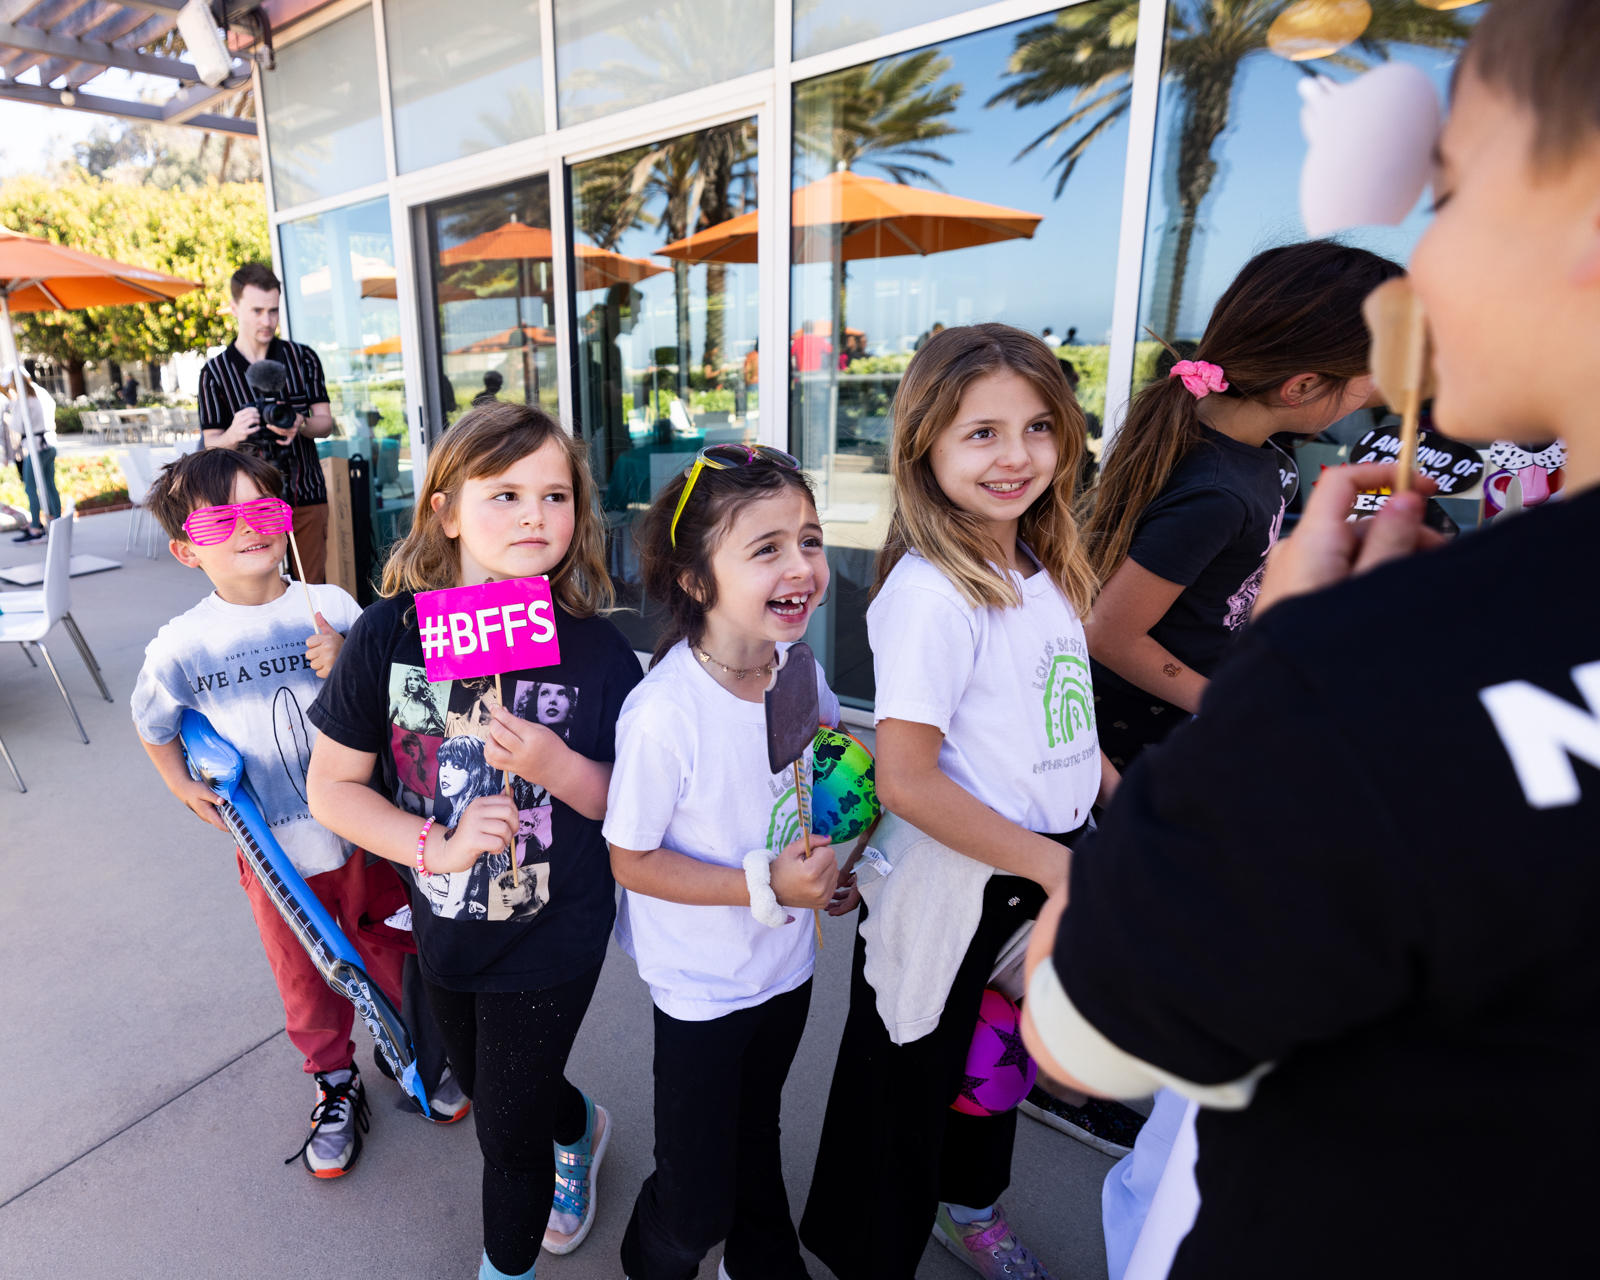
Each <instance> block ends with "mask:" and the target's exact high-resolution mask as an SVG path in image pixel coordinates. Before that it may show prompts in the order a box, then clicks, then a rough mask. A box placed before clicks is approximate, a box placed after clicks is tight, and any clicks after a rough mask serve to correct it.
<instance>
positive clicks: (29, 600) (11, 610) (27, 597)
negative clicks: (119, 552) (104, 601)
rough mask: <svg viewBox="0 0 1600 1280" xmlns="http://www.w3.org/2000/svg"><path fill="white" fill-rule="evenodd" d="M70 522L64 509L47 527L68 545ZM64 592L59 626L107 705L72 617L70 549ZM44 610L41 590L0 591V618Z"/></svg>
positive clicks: (108, 694) (91, 652)
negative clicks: (59, 527) (58, 529)
mask: <svg viewBox="0 0 1600 1280" xmlns="http://www.w3.org/2000/svg"><path fill="white" fill-rule="evenodd" d="M74 519H76V516H75V515H74V513H73V508H72V507H71V506H68V508H67V509H66V511H64V512H63V513H62V515H61V516H60V517H59V520H58V521H57V520H52V521H51V522H50V524H51V528H54V527H55V525H56V524H57V523H58V522H59V523H61V524H62V525H63V528H62V533H61V536H62V538H63V540H65V541H66V542H68V543H70V542H71V541H72V522H73V520H74ZM49 566H50V557H49V552H48V550H47V551H46V554H45V572H46V573H48V572H49ZM64 591H65V593H66V594H65V595H64V596H63V599H62V614H61V625H62V626H64V627H66V629H67V634H68V635H69V636H71V637H72V643H73V644H75V645H76V646H77V647H78V656H79V657H80V658H82V659H83V665H84V666H85V667H87V668H88V669H89V674H90V675H91V676H93V677H94V682H95V684H97V685H99V686H100V696H101V697H103V698H104V699H105V700H106V701H107V702H110V701H111V690H109V689H107V688H106V681H105V676H104V675H103V674H102V672H101V670H100V663H99V662H98V661H97V660H96V658H95V656H94V650H92V649H91V648H89V642H88V641H87V640H85V639H84V638H83V632H82V631H80V630H78V623H77V621H76V620H75V619H74V618H73V616H72V553H71V547H70V546H69V547H68V552H67V585H66V587H65V588H64ZM44 611H45V593H44V591H43V590H42V589H41V590H38V591H0V619H3V618H8V617H13V616H15V615H18V614H33V615H38V614H41V613H43V612H44ZM22 652H23V653H24V654H26V655H27V658H28V661H29V663H31V664H32V665H33V666H35V667H37V666H38V665H39V664H38V663H37V662H34V661H33V655H32V654H31V653H28V646H27V645H25V644H24V645H23V646H22ZM3 746H4V744H0V750H3ZM12 772H13V773H15V772H16V770H15V769H13V770H12Z"/></svg>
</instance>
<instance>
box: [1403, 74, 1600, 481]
mask: <svg viewBox="0 0 1600 1280" xmlns="http://www.w3.org/2000/svg"><path fill="white" fill-rule="evenodd" d="M1534 132H1535V120H1534V116H1533V113H1532V112H1531V111H1530V110H1528V109H1527V108H1525V107H1522V106H1520V105H1519V104H1517V103H1515V102H1513V101H1512V100H1511V99H1510V98H1508V97H1506V96H1505V95H1503V94H1502V93H1500V92H1499V91H1498V90H1495V89H1491V88H1489V87H1487V86H1486V85H1484V83H1483V82H1482V81H1481V80H1479V79H1478V78H1477V76H1476V75H1474V74H1473V73H1472V72H1471V71H1470V70H1468V71H1464V72H1463V74H1462V76H1461V79H1460V81H1459V84H1458V86H1457V93H1456V97H1455V101H1454V104H1453V105H1452V108H1451V112H1450V119H1449V123H1448V124H1447V125H1446V126H1445V130H1444V134H1443V137H1442V138H1441V140H1440V153H1441V165H1440V170H1439V174H1438V176H1437V178H1436V180H1435V186H1434V193H1435V198H1436V201H1437V203H1438V206H1439V209H1438V215H1437V217H1435V219H1434V221H1433V224H1432V226H1430V227H1429V228H1428V230H1427V232H1426V233H1425V234H1424V235H1423V237H1422V240H1421V242H1420V243H1419V244H1418V245H1417V249H1416V253H1415V254H1414V255H1413V257H1412V260H1411V277H1412V280H1413V281H1414V282H1415V284H1416V287H1417V291H1418V293H1419V294H1420V296H1421V298H1422V302H1423V305H1424V306H1425V307H1426V309H1427V312H1428V320H1429V323H1430V324H1431V326H1432V329H1433V338H1434V347H1435V351H1434V367H1435V371H1436V373H1437V375H1438V395H1437V398H1436V400H1435V401H1434V420H1435V421H1436V422H1437V423H1438V424H1439V426H1440V428H1441V429H1442V430H1443V431H1444V432H1445V433H1446V434H1448V435H1452V436H1458V437H1462V438H1464V439H1469V440H1493V439H1513V440H1536V439H1545V438H1550V437H1553V436H1555V435H1558V434H1568V435H1571V434H1572V431H1571V424H1572V423H1573V421H1574V414H1575V411H1576V414H1577V416H1578V417H1583V416H1589V415H1588V413H1587V410H1588V407H1589V404H1590V403H1591V401H1592V398H1593V388H1594V387H1595V386H1596V385H1597V382H1600V343H1597V342H1595V340H1594V336H1595V335H1596V334H1600V139H1596V138H1593V137H1591V139H1590V140H1589V141H1588V142H1587V143H1586V144H1585V145H1584V146H1583V147H1582V148H1581V150H1580V151H1579V153H1578V154H1577V155H1575V156H1574V157H1573V158H1572V159H1571V160H1570V161H1569V162H1555V163H1551V164H1550V165H1548V166H1546V167H1543V168H1536V167H1535V164H1534V160H1533V141H1534ZM1570 443H1572V444H1574V445H1577V444H1578V441H1576V440H1573V441H1570ZM1596 444H1597V445H1600V441H1596ZM1587 451H1588V450H1585V452H1587Z"/></svg>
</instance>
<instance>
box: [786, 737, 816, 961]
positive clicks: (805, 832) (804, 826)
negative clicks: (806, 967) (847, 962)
mask: <svg viewBox="0 0 1600 1280" xmlns="http://www.w3.org/2000/svg"><path fill="white" fill-rule="evenodd" d="M790 768H792V769H793V770H794V807H795V808H796V809H797V810H798V811H799V814H800V840H801V843H802V844H803V845H804V847H805V856H806V857H807V858H809V857H810V856H811V823H810V822H808V821H807V820H806V801H805V793H804V792H802V791H801V790H800V761H798V760H796V761H795V762H794V763H793V764H792V765H790ZM811 923H812V925H813V926H815V928H816V931H817V950H818V951H821V950H822V912H821V911H819V910H817V908H816V907H812V908H811Z"/></svg>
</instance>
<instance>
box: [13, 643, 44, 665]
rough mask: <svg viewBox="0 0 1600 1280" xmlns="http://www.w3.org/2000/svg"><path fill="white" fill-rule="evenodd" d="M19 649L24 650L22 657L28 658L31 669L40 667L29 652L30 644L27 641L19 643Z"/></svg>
mask: <svg viewBox="0 0 1600 1280" xmlns="http://www.w3.org/2000/svg"><path fill="white" fill-rule="evenodd" d="M17 648H19V649H21V650H22V655H23V657H25V658H27V660H28V665H29V666H30V667H37V666H38V665H39V664H38V662H37V661H35V660H34V656H33V655H32V654H31V653H29V652H28V642H27V641H26V640H19V641H17Z"/></svg>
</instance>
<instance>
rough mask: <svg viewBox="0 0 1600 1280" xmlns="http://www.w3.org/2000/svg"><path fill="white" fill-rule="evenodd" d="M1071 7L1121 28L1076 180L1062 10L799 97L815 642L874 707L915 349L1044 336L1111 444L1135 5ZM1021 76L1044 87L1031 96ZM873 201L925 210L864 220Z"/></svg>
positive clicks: (797, 341) (1074, 67)
mask: <svg viewBox="0 0 1600 1280" xmlns="http://www.w3.org/2000/svg"><path fill="white" fill-rule="evenodd" d="M1065 12H1066V13H1068V14H1072V15H1075V17H1077V18H1079V19H1093V20H1094V21H1095V22H1098V23H1099V27H1100V28H1111V27H1113V26H1114V29H1115V32H1116V35H1115V37H1112V36H1109V35H1108V36H1106V39H1107V42H1108V43H1111V42H1112V40H1113V39H1114V40H1115V41H1117V42H1118V43H1114V44H1112V48H1113V49H1114V53H1113V54H1112V60H1113V63H1114V66H1113V69H1112V74H1111V76H1110V81H1109V83H1108V84H1106V85H1104V86H1102V92H1103V91H1105V90H1109V91H1110V96H1109V98H1108V99H1107V100H1106V102H1105V104H1104V105H1103V106H1102V107H1100V108H1099V109H1097V110H1096V111H1094V112H1093V113H1091V115H1090V116H1089V117H1088V120H1087V127H1088V128H1090V129H1093V127H1094V125H1095V124H1096V123H1099V124H1100V125H1101V127H1100V128H1099V129H1098V131H1096V132H1094V133H1093V136H1092V138H1091V140H1090V141H1089V143H1088V144H1087V145H1086V146H1084V147H1083V148H1082V154H1081V157H1080V158H1079V159H1078V161H1077V165H1076V167H1075V168H1074V169H1073V171H1072V174H1071V180H1070V181H1068V182H1066V183H1065V185H1062V181H1061V180H1062V173H1063V164H1062V161H1063V157H1064V155H1067V154H1070V153H1069V152H1068V150H1067V147H1066V146H1064V145H1063V144H1062V143H1061V142H1058V143H1056V145H1054V146H1047V145H1045V144H1044V143H1042V142H1040V141H1039V140H1040V139H1041V138H1043V137H1044V136H1045V135H1046V134H1047V133H1048V132H1049V131H1050V130H1051V129H1052V128H1054V127H1055V126H1056V125H1057V124H1058V123H1059V122H1060V121H1061V120H1062V118H1063V117H1065V116H1067V115H1068V114H1069V113H1070V112H1071V111H1073V110H1074V109H1075V104H1076V98H1077V93H1078V88H1079V86H1080V84H1081V82H1082V78H1083V77H1082V73H1081V72H1080V71H1079V70H1078V63H1077V62H1076V61H1075V46H1074V44H1073V43H1071V42H1063V41H1062V40H1061V39H1060V35H1061V28H1060V27H1059V26H1058V25H1057V19H1056V18H1053V17H1052V16H1050V15H1045V16H1044V17H1042V18H1033V19H1029V20H1027V21H1025V22H1019V23H1014V24H1012V25H1010V26H1005V27H999V28H996V29H994V30H991V31H985V32H981V33H979V34H976V35H971V36H965V37H963V38H961V39H959V40H952V41H949V42H947V43H945V44H941V45H938V46H936V47H933V48H928V49H922V50H918V51H915V52H913V53H908V54H902V55H899V56H897V57H893V58H886V59H882V60H880V61H878V62H873V63H866V64H863V65H861V66H858V67H851V68H849V69H847V70H844V71H840V72H836V73H834V74H831V75H827V76H822V77H819V78H817V79H815V80H810V81H805V82H802V83H800V84H798V85H796V86H795V104H794V121H795V141H794V188H795V189H794V208H795V222H796V225H797V227H803V226H805V225H806V224H809V225H810V229H809V230H802V231H801V233H800V234H798V235H797V236H796V240H795V243H796V246H797V252H796V260H795V261H794V262H793V263H792V264H791V268H790V272H791V275H790V279H791V293H790V297H791V309H792V311H791V319H790V325H791V331H790V340H789V363H790V406H789V415H790V416H789V439H790V442H791V448H792V449H793V450H794V451H795V452H797V453H798V454H799V455H800V457H801V459H802V461H803V462H804V464H805V466H806V468H807V471H808V472H809V474H810V475H811V476H812V478H813V480H814V481H815V483H816V486H817V497H818V501H819V504H820V506H821V508H822V519H823V525H824V529H825V531H826V538H827V544H828V556H829V561H830V563H831V565H832V566H833V575H834V576H833V583H832V588H831V593H830V600H829V602H828V603H827V604H826V605H824V606H823V608H822V609H820V610H819V611H818V613H817V615H816V617H815V618H814V620H813V623H812V628H811V631H810V633H809V634H808V636H807V639H808V640H809V641H810V643H811V645H812V648H813V649H815V650H816V652H817V655H818V657H819V658H820V659H821V660H822V662H823V665H824V667H825V668H826V670H827V672H828V675H829V678H830V680H831V681H832V684H833V687H834V689H835V691H837V692H838V693H839V695H840V696H841V697H844V698H847V699H849V700H851V701H852V702H855V703H857V704H858V705H866V704H869V703H870V701H871V699H872V696H873V678H872V654H871V652H870V650H869V649H868V646H867V631H866V605H867V592H868V590H869V588H870V587H871V584H872V566H873V560H874V558H875V556H876V554H877V551H878V548H879V547H880V546H881V545H882V543H883V539H884V535H885V533H886V532H887V528H888V522H889V515H890V509H891V506H890V487H889V476H888V471H887V450H888V442H889V432H890V405H891V401H892V400H893V397H894V393H895V389H896V388H897V386H898V385H899V382H900V378H901V376H902V374H903V373H904V371H905V368H906V366H907V364H909V363H910V360H911V357H912V354H913V352H914V351H915V350H916V348H917V346H918V344H920V343H921V342H922V341H923V340H924V339H925V338H926V337H927V336H928V335H929V334H931V333H934V332H937V331H938V330H940V329H943V328H946V327H949V326H951V325H964V324H973V323H978V322H982V321H991V320H995V321H1002V322H1004V323H1007V324H1013V325H1016V326H1018V327H1019V328H1023V329H1029V330H1031V331H1033V332H1034V333H1039V334H1045V335H1048V336H1047V337H1046V341H1048V342H1050V343H1051V344H1052V345H1053V346H1057V347H1058V348H1059V350H1058V354H1059V356H1060V358H1061V359H1063V360H1065V361H1068V362H1070V364H1071V365H1072V366H1073V372H1074V373H1075V374H1076V375H1078V376H1079V378H1080V382H1079V385H1078V395H1079V398H1080V400H1081V401H1082V403H1083V406H1084V409H1085V410H1086V411H1087V412H1088V413H1089V414H1091V415H1093V416H1092V418H1091V426H1090V429H1091V432H1092V433H1093V434H1094V435H1095V436H1096V437H1098V434H1099V414H1100V413H1102V412H1103V410H1104V407H1105V377H1106V360H1107V355H1108V354H1109V347H1108V345H1107V344H1108V342H1109V329H1110V326H1111V305H1112V294H1113V288H1114V284H1115V277H1116V259H1117V236H1118V223H1119V218H1120V216H1121V205H1122V170H1123V161H1124V156H1125V152H1126V148H1127V123H1126V119H1125V112H1126V107H1127V93H1126V85H1127V73H1128V72H1131V69H1132V65H1133V31H1134V30H1135V29H1136V27H1137V22H1138V14H1137V6H1136V5H1131V4H1129V3H1128V2H1127V0H1093V3H1090V4H1085V5H1080V6H1077V7H1076V8H1074V9H1071V10H1067V11H1065ZM1115 24H1122V25H1115ZM1091 25H1092V24H1091ZM1124 38H1125V43H1122V41H1124ZM1014 57H1015V58H1019V59H1022V61H1019V62H1015V63H1014V62H1013V59H1014ZM1022 65H1032V66H1034V68H1035V70H1034V72H1033V74H1039V73H1043V74H1045V75H1047V76H1048V77H1049V83H1048V85H1046V86H1045V87H1043V88H1039V87H1038V86H1035V91H1034V92H1033V93H1032V94H1031V95H1030V94H1023V93H1021V90H1023V89H1024V88H1026V87H1028V86H1027V83H1026V77H1025V76H1024V75H1023V74H1021V73H1019V72H1016V71H1013V69H1012V68H1013V66H1022ZM1119 67H1120V70H1119V69H1118V68H1119ZM1095 96H1096V97H1098V96H1100V95H1099V94H1098V93H1097V94H1096V95H1095ZM1018 97H1022V98H1023V104H1022V105H1018V103H1017V98H1018ZM1102 117H1103V119H1102ZM1079 131H1080V130H1071V131H1069V132H1068V133H1067V135H1066V137H1067V138H1068V139H1070V138H1072V137H1075V136H1076V135H1077V133H1078V132H1079ZM1034 144H1038V145H1034ZM861 194H873V195H876V196H880V197H882V198H884V199H886V200H890V201H896V202H901V203H906V204H908V205H909V206H910V207H913V208H915V209H917V210H919V211H920V212H922V213H923V214H925V215H926V216H924V217H921V218H911V217H908V218H905V219H880V220H876V221H872V222H863V221H860V220H857V219H854V218H852V215H851V212H850V204H851V203H852V202H853V201H854V200H855V199H857V198H858V197H859V195H861ZM912 202H915V203H914V204H913V203H912ZM976 206H988V207H987V208H980V207H976ZM994 206H1000V207H999V208H995V207H994ZM840 329H842V330H843V333H844V341H843V342H842V343H840V342H837V341H836V340H835V338H834V334H835V333H837V332H838V331H839V330H840ZM1090 444H1091V447H1095V446H1097V444H1098V440H1097V439H1094V440H1091V442H1090Z"/></svg>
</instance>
